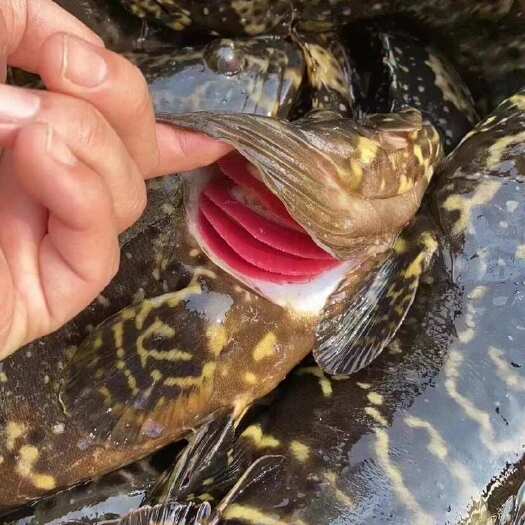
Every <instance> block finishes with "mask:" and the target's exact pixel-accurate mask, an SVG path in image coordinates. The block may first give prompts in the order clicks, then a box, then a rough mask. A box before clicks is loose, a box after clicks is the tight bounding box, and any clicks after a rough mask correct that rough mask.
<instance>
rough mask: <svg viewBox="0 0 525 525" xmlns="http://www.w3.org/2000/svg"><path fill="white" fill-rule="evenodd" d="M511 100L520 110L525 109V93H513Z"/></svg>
mask: <svg viewBox="0 0 525 525" xmlns="http://www.w3.org/2000/svg"><path fill="white" fill-rule="evenodd" d="M509 100H510V102H512V104H514V106H516V107H517V108H518V109H519V110H521V111H525V95H519V94H516V95H513V96H512V97H510V99H509Z"/></svg>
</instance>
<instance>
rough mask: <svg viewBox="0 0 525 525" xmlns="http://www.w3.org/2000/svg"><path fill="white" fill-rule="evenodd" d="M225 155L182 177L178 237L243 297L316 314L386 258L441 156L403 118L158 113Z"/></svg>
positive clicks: (421, 128) (430, 134)
mask: <svg viewBox="0 0 525 525" xmlns="http://www.w3.org/2000/svg"><path fill="white" fill-rule="evenodd" d="M159 118H160V120H161V121H164V122H169V123H172V124H175V125H179V126H183V127H186V128H190V129H193V130H197V131H202V132H204V133H207V134H208V135H210V136H212V137H215V138H217V139H219V140H223V141H225V142H227V143H229V144H230V145H232V146H233V148H234V151H233V152H232V153H231V154H230V155H228V156H227V157H224V158H222V159H220V160H219V161H218V162H217V163H216V164H214V165H212V166H210V167H207V168H205V169H201V170H197V171H195V172H191V173H188V174H186V175H185V208H186V213H187V222H188V227H189V229H190V231H191V233H192V235H193V236H194V238H195V239H196V240H197V242H198V244H199V245H200V247H201V249H202V250H203V251H204V252H205V253H206V254H207V255H208V257H209V258H210V259H211V260H212V261H213V262H214V263H215V264H216V265H217V266H219V267H221V268H222V269H223V270H225V271H226V272H227V273H229V274H231V275H233V276H234V277H235V278H236V279H237V280H239V281H241V282H242V283H243V284H244V285H246V286H247V287H248V288H249V289H251V290H253V291H256V292H257V293H259V294H260V295H262V296H264V297H265V298H267V299H268V300H270V301H272V302H274V303H276V304H278V305H280V306H282V307H285V308H290V309H291V310H294V311H296V312H302V313H308V314H309V315H317V314H318V313H319V312H320V311H321V310H322V308H323V307H324V305H325V303H326V300H327V298H328V296H329V295H330V294H331V293H332V292H334V291H335V289H336V288H337V286H338V285H339V283H340V282H341V281H342V280H343V279H344V278H345V276H348V275H349V274H352V275H355V279H356V280H358V279H359V277H360V276H362V275H361V274H360V273H359V272H356V269H358V268H361V269H363V268H367V270H366V271H368V270H369V267H368V266H367V265H366V264H364V263H370V261H372V260H374V261H377V260H378V259H380V258H381V257H383V256H384V255H385V254H386V253H387V252H388V250H389V249H390V248H392V246H393V243H394V242H395V240H396V238H397V236H398V234H399V232H400V231H401V230H402V229H403V228H404V227H405V226H406V225H407V224H408V223H409V222H410V220H411V219H412V218H413V216H414V215H415V213H416V212H417V210H418V208H419V205H420V203H421V199H422V197H423V194H424V192H425V189H426V187H427V185H428V183H429V181H430V179H431V176H432V172H433V166H434V165H435V164H436V162H437V161H438V160H439V159H440V158H441V155H442V150H441V143H440V139H439V136H438V134H437V132H436V130H435V129H434V128H433V126H431V125H430V124H428V123H426V122H425V121H423V120H422V118H421V115H420V113H419V112H418V111H415V110H406V111H402V112H400V113H398V114H388V115H370V116H367V117H365V118H363V119H361V120H359V121H356V120H351V119H346V118H342V117H341V116H340V115H338V114H336V113H332V112H330V111H318V112H314V113H312V114H310V115H308V116H307V117H305V118H303V119H301V120H298V121H295V122H288V121H285V120H282V119H276V118H267V117H259V116H255V115H241V114H214V113H204V112H199V113H194V114H188V115H181V116H173V115H169V116H168V115H164V116H160V117H159Z"/></svg>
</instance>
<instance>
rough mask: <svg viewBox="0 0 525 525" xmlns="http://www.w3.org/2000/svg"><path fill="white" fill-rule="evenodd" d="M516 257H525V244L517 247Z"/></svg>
mask: <svg viewBox="0 0 525 525" xmlns="http://www.w3.org/2000/svg"><path fill="white" fill-rule="evenodd" d="M514 257H516V259H525V244H520V245H519V246H518V247H517V248H516V253H515V255H514Z"/></svg>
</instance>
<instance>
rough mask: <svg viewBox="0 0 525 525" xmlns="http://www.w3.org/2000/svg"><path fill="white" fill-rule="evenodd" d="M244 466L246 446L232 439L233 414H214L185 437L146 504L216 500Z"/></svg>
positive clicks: (229, 486) (233, 437)
mask: <svg viewBox="0 0 525 525" xmlns="http://www.w3.org/2000/svg"><path fill="white" fill-rule="evenodd" d="M248 465H249V462H248V458H247V453H246V448H245V447H243V446H242V445H241V444H240V443H238V442H236V436H235V421H234V419H233V417H232V416H231V415H229V414H226V415H224V414H218V415H214V417H213V419H212V420H211V421H209V422H208V423H206V424H204V425H203V426H201V427H200V428H199V430H197V431H196V432H195V433H194V434H193V435H192V436H191V437H190V438H189V442H188V445H187V446H186V447H185V448H184V450H183V451H182V453H181V454H180V456H179V457H178V459H177V461H176V463H175V466H174V468H173V469H170V470H168V472H167V473H166V474H165V475H164V476H162V477H161V478H160V479H159V480H158V482H157V483H156V484H155V486H154V487H153V488H152V490H151V492H150V494H149V495H148V498H147V501H146V503H151V502H155V503H167V502H169V501H171V500H177V501H184V500H195V499H201V500H216V501H219V500H220V498H221V497H222V496H223V495H224V494H225V493H226V492H227V491H228V489H230V488H231V487H232V486H233V485H234V484H235V482H236V481H237V479H238V478H240V477H241V474H242V472H243V471H244V470H246V467H248Z"/></svg>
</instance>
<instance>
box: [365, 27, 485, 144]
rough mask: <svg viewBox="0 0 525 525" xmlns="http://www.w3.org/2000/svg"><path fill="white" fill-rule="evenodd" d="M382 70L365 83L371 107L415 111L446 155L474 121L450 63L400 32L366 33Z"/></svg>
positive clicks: (465, 89) (464, 89) (468, 97)
mask: <svg viewBox="0 0 525 525" xmlns="http://www.w3.org/2000/svg"><path fill="white" fill-rule="evenodd" d="M365 34H367V36H368V38H367V40H369V41H370V42H371V43H372V44H371V45H372V47H375V48H376V49H377V51H376V53H377V54H378V55H379V56H378V58H377V59H376V60H375V61H374V63H378V64H381V66H382V67H380V68H378V70H376V71H374V72H373V74H372V78H371V79H370V87H369V91H370V93H371V94H372V97H371V98H372V107H371V108H368V109H367V111H370V110H372V111H373V110H375V111H377V109H376V107H377V104H378V102H377V101H378V100H381V99H382V100H383V104H382V105H380V108H381V111H385V112H386V111H392V112H395V111H399V110H400V109H402V108H404V107H407V106H408V107H413V108H416V109H419V110H420V111H421V112H422V113H423V115H425V117H426V118H428V119H429V120H430V122H432V123H433V124H434V126H435V127H436V128H437V129H438V130H439V132H440V134H441V137H442V139H443V142H444V146H445V152H446V153H449V152H450V151H452V149H453V148H454V147H455V146H457V144H458V143H459V141H460V140H461V139H462V138H463V137H464V136H465V134H466V133H467V132H468V131H470V130H471V129H472V128H473V126H474V125H475V124H476V123H477V122H478V121H479V117H478V114H477V111H476V108H475V105H474V100H473V98H472V95H471V93H470V91H469V89H468V87H467V85H466V84H465V82H464V81H463V80H462V78H461V77H460V76H459V74H458V73H457V71H456V70H455V68H454V66H453V65H452V64H451V63H450V61H449V60H448V59H447V58H446V57H445V56H444V55H443V54H442V53H441V52H440V51H439V50H438V49H436V47H435V46H432V45H427V44H426V43H425V42H423V41H422V40H420V39H418V38H416V37H414V36H413V35H411V34H408V33H407V32H405V31H402V30H394V29H390V30H383V29H381V28H379V29H374V28H373V29H371V30H370V31H368V32H367V33H365Z"/></svg>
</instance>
